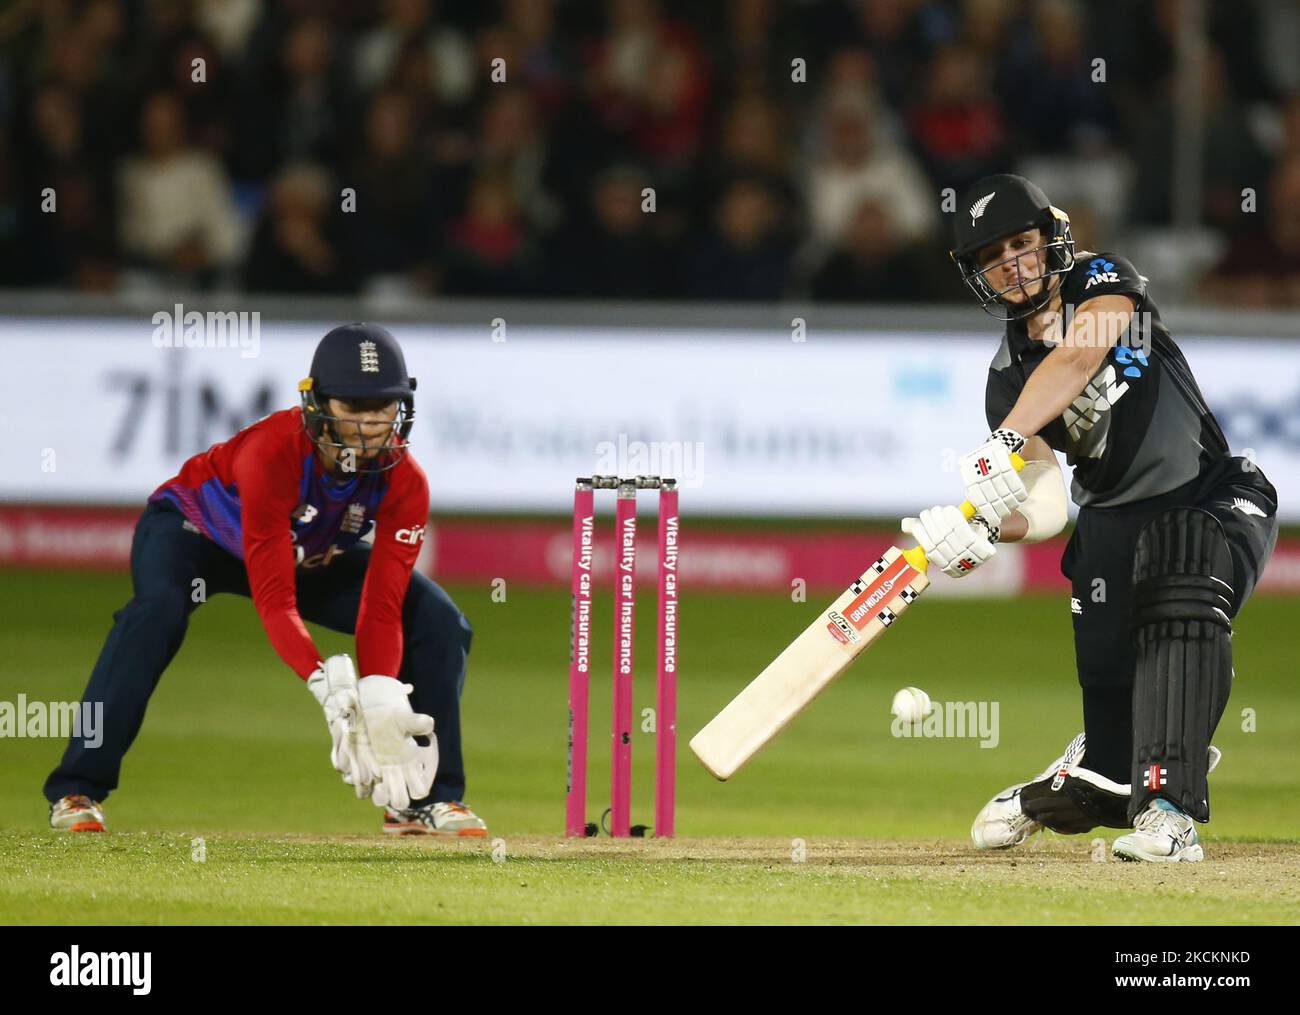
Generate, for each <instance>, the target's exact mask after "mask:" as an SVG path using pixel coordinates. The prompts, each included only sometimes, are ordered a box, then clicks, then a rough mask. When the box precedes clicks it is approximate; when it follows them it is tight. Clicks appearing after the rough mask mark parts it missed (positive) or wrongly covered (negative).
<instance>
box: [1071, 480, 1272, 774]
mask: <svg viewBox="0 0 1300 1015" xmlns="http://www.w3.org/2000/svg"><path fill="white" fill-rule="evenodd" d="M1174 507H1199V508H1202V509H1204V510H1206V511H1209V512H1210V513H1211V514H1213V515H1214V516H1215V517H1216V518H1217V519H1218V520H1219V522H1220V523H1221V524H1222V525H1223V531H1224V533H1225V534H1226V536H1227V538H1228V547H1229V551H1230V553H1231V555H1232V565H1233V574H1232V575H1230V576H1225V578H1227V580H1229V581H1230V582H1231V583H1232V593H1233V598H1232V616H1234V617H1235V616H1236V615H1237V613H1238V611H1240V609H1241V607H1242V605H1243V604H1244V603H1245V602H1246V600H1247V599H1248V598H1249V597H1250V594H1251V592H1253V591H1254V588H1255V585H1256V583H1257V582H1258V581H1259V576H1260V572H1262V571H1263V569H1264V564H1265V563H1266V562H1267V561H1268V558H1269V555H1270V554H1271V553H1272V552H1273V547H1274V546H1275V545H1276V543H1277V528H1278V526H1277V490H1276V489H1274V487H1273V484H1272V483H1270V482H1269V481H1268V479H1267V477H1266V476H1265V475H1264V474H1263V473H1262V472H1260V471H1259V469H1258V467H1257V466H1255V465H1253V463H1251V462H1249V461H1247V460H1246V459H1244V458H1231V459H1224V461H1223V462H1221V463H1219V464H1218V465H1217V466H1215V467H1214V468H1212V469H1210V470H1207V471H1206V472H1205V473H1203V474H1202V476H1200V477H1198V478H1197V479H1196V480H1194V481H1193V482H1191V483H1189V484H1187V485H1186V486H1184V487H1180V488H1179V489H1177V490H1174V491H1172V492H1170V493H1168V494H1164V495H1162V496H1160V497H1153V498H1150V499H1148V500H1143V501H1137V502H1134V503H1133V504H1125V505H1122V506H1119V507H1111V508H1087V507H1085V508H1081V509H1080V511H1079V519H1078V524H1077V526H1076V528H1075V530H1074V535H1073V536H1072V537H1071V539H1070V542H1069V545H1068V546H1067V547H1066V551H1065V556H1064V557H1063V558H1062V560H1061V571H1062V573H1063V574H1064V575H1065V576H1066V577H1067V578H1069V579H1070V585H1071V596H1072V597H1073V602H1072V604H1071V608H1072V612H1073V616H1074V652H1075V660H1076V662H1077V664H1078V669H1079V684H1080V685H1081V686H1082V688H1083V719H1084V731H1085V732H1086V734H1087V748H1086V752H1085V759H1084V764H1085V765H1086V766H1087V767H1088V768H1089V769H1091V770H1092V771H1094V772H1097V773H1098V774H1100V775H1104V776H1105V777H1106V778H1108V779H1111V780H1113V781H1115V782H1118V783H1121V784H1125V783H1128V781H1129V778H1130V774H1131V769H1132V765H1133V680H1134V672H1135V668H1136V653H1135V647H1134V639H1133V628H1132V624H1131V618H1132V615H1133V559H1134V555H1135V553H1136V546H1137V538H1138V533H1139V531H1140V530H1141V528H1142V526H1143V525H1145V524H1146V522H1148V521H1149V520H1150V519H1152V518H1154V517H1155V516H1156V515H1158V514H1160V512H1162V511H1165V510H1168V509H1169V508H1174Z"/></svg>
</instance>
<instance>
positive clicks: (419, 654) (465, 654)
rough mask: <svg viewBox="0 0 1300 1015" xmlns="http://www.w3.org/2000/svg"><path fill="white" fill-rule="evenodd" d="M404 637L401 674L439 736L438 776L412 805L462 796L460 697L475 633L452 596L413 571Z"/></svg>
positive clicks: (419, 709)
mask: <svg viewBox="0 0 1300 1015" xmlns="http://www.w3.org/2000/svg"><path fill="white" fill-rule="evenodd" d="M402 630H403V636H404V638H405V641H406V648H405V651H404V652H403V653H402V672H401V673H400V674H398V676H399V678H400V679H401V680H403V681H405V682H406V683H408V684H410V685H411V686H412V687H414V688H415V689H414V690H413V691H412V692H411V708H412V709H414V710H415V711H416V712H423V713H425V714H426V715H431V716H433V721H434V728H433V729H434V734H435V735H436V736H437V738H438V775H437V777H436V778H435V779H434V782H433V789H432V790H431V791H430V792H429V795H428V796H427V797H425V798H424V799H423V800H412V801H411V806H412V807H419V806H422V805H424V804H429V803H439V802H442V801H452V800H461V799H463V798H464V796H465V758H464V753H463V751H462V747H461V728H460V697H461V694H462V692H463V691H464V690H465V670H466V662H467V660H468V658H469V647H470V642H471V641H472V640H473V636H474V632H473V629H472V628H471V627H470V625H469V621H468V620H466V619H465V615H464V614H463V613H461V612H460V610H459V609H458V608H457V606H456V604H455V603H454V602H452V600H451V597H450V596H449V595H447V593H446V592H444V591H443V589H442V588H441V587H440V586H439V585H438V584H437V583H435V582H434V581H433V580H432V579H431V578H429V577H427V576H425V575H423V574H419V573H415V574H412V575H411V584H410V586H409V587H408V589H407V592H406V602H405V604H404V605H403V607H402Z"/></svg>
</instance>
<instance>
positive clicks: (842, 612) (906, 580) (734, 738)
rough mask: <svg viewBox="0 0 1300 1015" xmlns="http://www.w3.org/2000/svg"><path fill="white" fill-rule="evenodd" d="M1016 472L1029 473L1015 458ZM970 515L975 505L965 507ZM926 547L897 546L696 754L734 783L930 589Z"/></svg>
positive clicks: (699, 741) (724, 716)
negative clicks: (747, 763) (797, 717)
mask: <svg viewBox="0 0 1300 1015" xmlns="http://www.w3.org/2000/svg"><path fill="white" fill-rule="evenodd" d="M1011 461H1012V464H1014V465H1015V467H1016V470H1017V471H1019V470H1020V469H1022V468H1024V464H1025V463H1024V461H1023V459H1021V457H1020V456H1019V455H1016V454H1013V455H1012V456H1011ZM961 509H962V513H963V514H965V516H966V517H967V518H970V517H972V516H973V515H974V514H975V507H974V505H973V504H971V502H970V501H965V502H963V503H962V505H961ZM929 566H930V564H929V561H928V560H926V557H925V551H924V550H922V549H921V547H919V546H914V547H912V548H911V549H910V550H900V549H899V548H898V547H896V546H891V547H890V548H889V549H888V550H886V551H885V553H884V556H882V557H880V558H879V559H878V560H876V561H874V562H873V563H872V565H871V566H870V567H869V568H867V569H866V570H865V571H863V572H862V574H861V576H859V578H858V580H857V581H855V582H854V583H853V584H852V585H850V586H849V587H848V588H847V589H845V590H844V592H843V593H842V594H841V595H840V597H839V598H838V599H836V600H835V602H833V603H831V605H830V606H829V607H828V608H827V609H826V610H825V611H823V612H822V614H821V615H820V616H819V617H818V618H817V619H816V620H814V621H813V622H812V623H811V624H810V625H808V628H807V629H806V630H805V631H804V632H803V634H801V635H799V637H797V638H796V639H795V640H794V641H792V642H791V643H790V644H789V645H788V646H787V647H786V649H785V651H784V652H782V653H781V654H780V655H779V656H777V657H776V658H775V659H774V660H772V662H771V663H770V664H769V665H768V667H767V669H765V670H764V671H763V672H762V673H760V674H759V675H758V676H757V677H755V678H754V680H753V681H752V682H751V683H750V684H749V686H748V687H746V688H745V689H744V690H743V691H741V692H740V693H739V694H738V695H736V697H735V698H733V699H732V700H731V703H730V704H728V705H727V707H726V708H724V709H723V710H722V711H721V712H719V713H718V714H717V715H716V716H714V718H713V720H712V721H711V722H710V723H709V724H708V725H707V726H705V727H704V729H702V730H700V732H698V733H697V734H695V736H694V737H693V738H692V739H691V750H692V751H694V752H695V756H696V757H697V758H699V759H700V761H701V762H703V763H704V767H705V768H707V769H708V770H709V771H710V772H712V773H713V775H714V776H715V777H716V778H718V779H722V780H724V781H725V780H727V779H730V778H731V777H732V776H733V775H735V774H736V772H738V771H739V770H740V769H741V767H742V766H744V765H745V763H746V762H748V761H749V759H750V758H752V757H753V756H754V755H755V754H757V753H758V751H759V749H760V748H761V747H763V746H764V745H765V744H766V743H768V742H769V741H770V740H772V739H773V738H774V737H775V736H776V735H777V734H778V733H780V732H781V731H782V730H783V729H785V728H786V726H788V725H789V724H790V722H791V720H793V719H794V717H795V716H797V715H798V714H799V713H800V712H802V711H803V710H804V709H805V708H807V707H808V705H809V704H811V703H812V700H813V699H814V698H816V697H817V695H819V694H821V692H822V691H824V690H825V689H826V688H827V687H829V686H830V684H831V683H832V682H833V681H834V680H835V678H836V677H838V676H839V675H840V674H841V673H843V672H844V671H845V670H847V669H848V668H849V666H850V665H851V664H852V663H853V660H855V659H856V658H857V657H858V656H860V655H861V654H862V653H863V652H864V651H866V648H867V646H868V645H870V644H871V643H872V642H873V641H875V640H876V639H877V638H879V637H880V636H881V635H882V634H884V632H885V631H886V630H887V629H888V628H889V627H890V626H891V625H892V624H893V623H894V621H896V620H897V619H898V617H899V615H900V614H902V612H903V611H904V610H906V609H907V608H908V607H909V606H911V605H912V603H914V602H915V601H916V597H917V596H919V595H920V594H921V593H922V592H924V591H925V590H926V588H928V587H929V585H930V580H929V578H927V577H926V570H927V568H928V567H929Z"/></svg>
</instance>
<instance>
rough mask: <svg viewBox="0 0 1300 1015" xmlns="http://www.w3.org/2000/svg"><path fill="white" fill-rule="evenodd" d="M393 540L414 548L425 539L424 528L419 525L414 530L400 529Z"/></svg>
mask: <svg viewBox="0 0 1300 1015" xmlns="http://www.w3.org/2000/svg"><path fill="white" fill-rule="evenodd" d="M393 538H394V539H396V540H397V541H398V542H399V543H407V544H408V545H410V546H414V545H415V544H416V543H418V542H420V541H421V540H422V539H424V526H423V525H417V526H416V527H415V528H413V529H398V530H397V532H396V533H394V534H393Z"/></svg>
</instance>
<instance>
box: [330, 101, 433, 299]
mask: <svg viewBox="0 0 1300 1015" xmlns="http://www.w3.org/2000/svg"><path fill="white" fill-rule="evenodd" d="M363 137H364V143H363V144H362V145H360V146H359V157H358V158H357V159H356V161H355V162H354V163H353V165H352V167H351V169H350V171H349V172H348V173H347V174H346V175H345V177H344V178H343V180H342V181H341V183H342V185H343V186H344V187H347V188H351V189H352V190H354V191H355V192H356V210H355V211H352V212H348V213H346V214H345V216H344V219H345V222H346V224H347V232H348V241H347V242H348V243H349V244H350V245H351V249H352V252H353V256H354V257H355V259H356V262H355V263H356V270H357V272H358V274H359V275H360V277H361V278H362V279H363V280H364V281H365V282H368V283H369V284H372V285H374V286H380V287H385V288H391V289H394V290H395V291H398V292H406V293H430V292H432V291H433V290H434V286H435V281H436V273H435V271H434V259H435V254H436V251H437V242H438V233H439V231H440V228H441V225H440V223H439V221H438V217H437V205H436V204H435V200H434V198H435V195H434V194H432V193H431V190H432V185H431V176H430V173H429V168H428V165H427V162H426V160H425V158H424V156H423V153H422V152H421V150H420V148H419V147H418V146H417V144H416V138H415V131H414V125H413V123H412V110H411V103H410V100H409V99H408V98H407V97H406V96H405V95H404V94H403V93H401V92H393V91H384V92H380V93H378V94H377V95H375V96H374V98H373V99H372V100H371V102H370V107H369V109H368V110H367V112H366V119H365V127H364V134H363Z"/></svg>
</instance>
